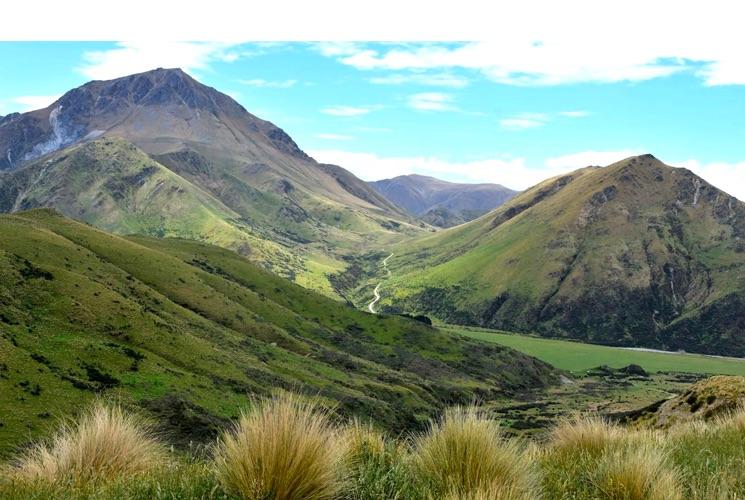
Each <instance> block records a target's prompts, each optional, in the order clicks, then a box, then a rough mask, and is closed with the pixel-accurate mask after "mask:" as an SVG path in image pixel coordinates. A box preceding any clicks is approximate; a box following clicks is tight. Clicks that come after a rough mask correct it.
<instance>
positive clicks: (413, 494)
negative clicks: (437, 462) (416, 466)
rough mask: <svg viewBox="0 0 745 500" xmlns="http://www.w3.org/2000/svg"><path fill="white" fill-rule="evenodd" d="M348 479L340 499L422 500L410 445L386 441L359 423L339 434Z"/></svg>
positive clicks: (403, 442) (355, 422)
mask: <svg viewBox="0 0 745 500" xmlns="http://www.w3.org/2000/svg"><path fill="white" fill-rule="evenodd" d="M342 436H343V439H344V440H345V443H346V445H345V449H346V454H345V457H346V458H345V461H346V468H347V479H346V481H345V482H344V486H343V492H342V494H341V495H340V498H342V499H345V500H347V499H348V500H352V499H354V500H378V499H381V498H386V499H400V500H424V499H425V498H427V494H426V491H425V489H424V486H423V485H422V484H421V481H419V478H418V477H417V476H416V474H415V473H414V470H413V467H412V457H411V452H410V448H409V443H408V441H406V440H403V441H396V440H392V439H389V438H388V437H387V436H386V435H385V434H384V433H382V432H380V431H378V430H376V429H375V428H374V427H372V426H371V425H369V424H364V423H361V422H360V421H359V420H354V421H352V422H351V423H350V424H349V425H347V426H346V427H345V428H344V430H343V432H342Z"/></svg>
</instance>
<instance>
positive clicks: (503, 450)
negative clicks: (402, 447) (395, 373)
mask: <svg viewBox="0 0 745 500" xmlns="http://www.w3.org/2000/svg"><path fill="white" fill-rule="evenodd" d="M414 447H415V451H414V453H415V457H414V464H415V467H416V470H417V472H418V473H419V474H420V476H421V478H422V479H423V481H424V482H425V483H426V484H427V485H428V486H429V487H430V488H431V490H432V493H433V494H435V495H445V496H448V495H449V496H450V497H452V498H472V497H473V498H476V497H478V496H483V495H492V496H490V497H489V498H505V499H506V498H510V499H522V498H525V499H527V498H535V496H536V491H535V488H534V486H535V480H534V473H533V469H532V467H531V465H530V463H529V462H528V460H527V459H526V456H525V455H524V454H523V452H522V450H521V449H520V447H519V445H518V444H517V443H516V442H515V441H512V440H508V439H505V438H504V436H503V435H502V432H501V430H500V428H499V425H498V423H497V422H496V421H494V420H492V419H490V418H488V417H487V416H485V415H484V414H483V413H481V412H480V411H479V410H477V409H475V408H461V407H456V408H453V409H451V410H448V411H447V412H446V413H445V415H444V416H443V418H442V419H441V420H440V421H438V422H434V423H433V424H432V425H431V427H430V429H429V432H427V433H426V434H424V435H423V436H421V437H419V438H417V439H416V441H415V444H414ZM495 495H496V496H495Z"/></svg>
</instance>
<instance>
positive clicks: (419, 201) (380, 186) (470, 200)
mask: <svg viewBox="0 0 745 500" xmlns="http://www.w3.org/2000/svg"><path fill="white" fill-rule="evenodd" d="M369 184H370V185H371V186H372V187H373V188H375V189H376V190H377V191H378V192H380V193H381V194H382V195H383V196H385V197H386V198H387V199H388V200H390V201H391V202H393V203H394V204H396V205H398V206H399V207H402V208H404V209H405V210H407V211H408V212H409V213H410V214H412V215H414V216H416V217H419V218H420V219H422V220H424V221H425V222H427V223H429V224H432V225H434V226H439V227H451V226H457V225H458V224H462V223H464V222H468V221H470V220H473V219H475V218H477V217H480V216H481V215H483V214H485V213H487V212H489V211H490V210H493V209H495V208H497V207H498V206H500V205H501V204H503V203H505V202H506V201H508V200H510V199H511V198H513V197H514V196H515V195H516V194H517V193H518V192H517V191H513V190H512V189H508V188H506V187H504V186H500V185H499V184H462V183H455V182H447V181H443V180H440V179H435V178H434V177H427V176H424V175H416V174H413V175H401V176H398V177H394V178H393V179H384V180H380V181H375V182H370V183H369Z"/></svg>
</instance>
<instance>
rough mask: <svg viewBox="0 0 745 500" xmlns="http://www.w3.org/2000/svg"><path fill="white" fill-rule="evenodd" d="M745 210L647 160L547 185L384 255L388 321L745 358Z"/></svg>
mask: <svg viewBox="0 0 745 500" xmlns="http://www.w3.org/2000/svg"><path fill="white" fill-rule="evenodd" d="M743 241H745V204H743V203H741V202H740V201H738V200H737V199H736V198H734V197H731V196H729V195H727V194H726V193H724V192H722V191H720V190H718V189H716V188H715V187H713V186H711V185H709V184H707V183H706V182H705V181H703V180H702V179H700V178H698V177H696V176H695V175H694V174H693V173H691V172H690V171H687V170H685V169H676V168H672V167H668V166H666V165H664V164H662V163H661V162H659V161H658V160H657V159H655V158H654V157H652V156H651V155H645V156H640V157H634V158H630V159H627V160H624V161H621V162H618V163H616V164H613V165H611V166H608V167H605V168H599V167H590V168H586V169H582V170H578V171H576V172H573V173H571V174H568V175H565V176H562V177H558V178H554V179H549V180H547V181H545V182H543V183H541V184H539V185H537V186H535V187H534V188H531V189H529V190H528V191H526V192H524V193H522V194H521V195H519V196H517V197H516V198H514V199H512V200H510V201H509V202H508V203H507V204H505V205H503V206H502V207H500V208H499V209H497V210H495V211H494V212H492V213H490V214H488V215H485V216H483V217H481V218H479V219H477V220H475V221H473V222H470V223H468V224H465V225H462V226H459V227H456V228H453V229H450V230H445V231H441V232H438V233H435V234H431V235H428V236H425V237H422V238H419V239H416V240H415V241H413V242H407V243H403V244H401V245H398V246H393V247H391V248H390V250H391V251H392V252H394V253H395V255H394V256H393V257H392V258H391V259H390V261H389V262H388V267H389V269H390V270H391V272H392V277H391V279H389V280H386V281H385V283H384V285H383V286H382V287H381V290H382V293H383V295H384V297H383V300H382V301H381V304H382V305H383V306H386V305H387V306H388V310H389V311H400V310H403V311H407V312H414V313H425V314H430V315H433V316H435V317H437V318H439V319H441V320H443V321H447V322H450V323H460V324H471V325H478V326H485V327H490V328H497V329H504V330H510V331H524V332H532V331H535V332H538V333H540V334H542V335H551V336H560V337H571V338H575V339H578V340H583V341H587V342H594V343H604V344H615V345H637V346H646V347H657V348H664V349H670V350H677V349H685V350H687V351H694V352H704V353H712V354H729V355H745V323H744V321H745V319H744V317H743V316H742V315H741V314H739V313H738V311H741V310H743V308H744V307H745V246H743V245H744V243H743Z"/></svg>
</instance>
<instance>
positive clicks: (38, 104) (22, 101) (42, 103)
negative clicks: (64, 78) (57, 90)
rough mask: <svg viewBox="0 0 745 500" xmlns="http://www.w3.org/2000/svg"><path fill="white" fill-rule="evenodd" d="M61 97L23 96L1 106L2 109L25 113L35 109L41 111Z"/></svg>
mask: <svg viewBox="0 0 745 500" xmlns="http://www.w3.org/2000/svg"><path fill="white" fill-rule="evenodd" d="M60 97H62V96H61V95H59V94H58V95H24V96H19V97H14V98H13V99H10V100H9V101H7V102H6V103H4V105H3V109H9V110H12V111H13V112H19V113H25V112H27V111H34V110H36V109H43V108H46V107H47V106H49V105H50V104H52V103H53V102H54V101H56V100H57V99H59V98H60Z"/></svg>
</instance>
